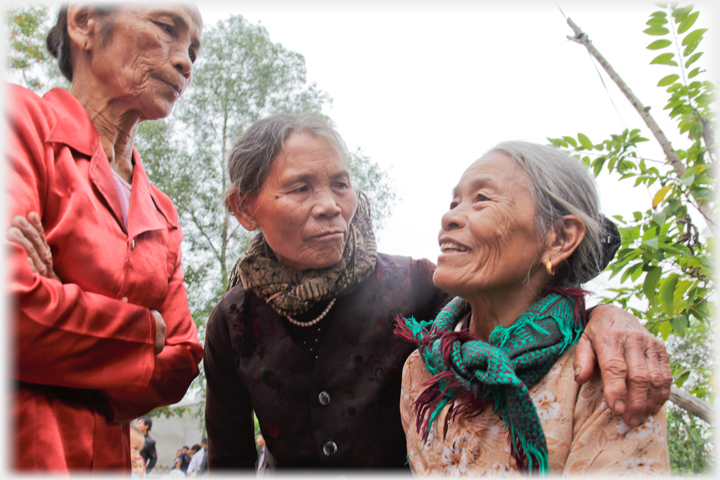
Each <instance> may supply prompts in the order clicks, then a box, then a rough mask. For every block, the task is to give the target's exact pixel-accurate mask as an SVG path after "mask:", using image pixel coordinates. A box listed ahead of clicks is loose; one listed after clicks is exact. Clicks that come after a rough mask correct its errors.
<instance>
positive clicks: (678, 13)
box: [672, 5, 693, 22]
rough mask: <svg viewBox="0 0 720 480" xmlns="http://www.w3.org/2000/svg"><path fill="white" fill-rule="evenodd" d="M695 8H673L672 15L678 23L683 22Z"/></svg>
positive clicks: (689, 6)
mask: <svg viewBox="0 0 720 480" xmlns="http://www.w3.org/2000/svg"><path fill="white" fill-rule="evenodd" d="M692 9H693V6H692V5H688V6H687V7H679V8H673V12H672V15H673V17H675V21H676V22H682V21H683V20H685V17H686V16H687V14H688V13H690V12H692Z"/></svg>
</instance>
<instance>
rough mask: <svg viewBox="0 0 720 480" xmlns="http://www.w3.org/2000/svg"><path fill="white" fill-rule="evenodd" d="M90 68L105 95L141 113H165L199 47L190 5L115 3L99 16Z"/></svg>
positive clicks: (195, 18) (157, 115) (197, 28)
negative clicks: (102, 16)
mask: <svg viewBox="0 0 720 480" xmlns="http://www.w3.org/2000/svg"><path fill="white" fill-rule="evenodd" d="M100 22H101V26H100V28H98V30H102V29H103V26H104V27H105V28H109V30H110V31H109V33H108V34H107V35H109V40H108V42H107V44H105V45H103V37H102V35H101V33H100V32H99V31H98V32H96V34H95V38H94V40H93V44H92V45H93V47H92V49H91V63H90V68H91V69H92V73H93V76H94V78H95V79H96V82H95V83H96V84H97V85H95V86H94V87H95V88H100V89H102V93H103V95H104V96H105V97H106V98H110V99H112V100H113V101H114V102H121V103H122V104H123V106H125V107H127V108H128V109H129V110H138V111H139V112H140V114H141V116H142V118H143V119H149V120H154V119H158V118H163V117H166V116H167V115H169V114H170V112H171V111H172V107H173V105H174V104H175V101H176V100H177V99H178V98H180V95H182V93H183V92H184V91H185V89H186V88H187V86H188V85H189V84H190V79H191V72H192V64H193V62H194V61H195V58H196V57H197V54H198V51H199V49H200V36H201V35H202V18H201V17H200V13H199V12H198V10H197V9H196V8H195V7H194V6H189V5H173V4H160V5H158V6H152V7H151V6H142V5H140V4H137V5H127V6H121V7H118V8H117V10H115V11H114V12H113V13H111V14H110V15H108V16H107V17H104V18H102V19H101V20H100Z"/></svg>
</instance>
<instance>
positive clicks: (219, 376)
mask: <svg viewBox="0 0 720 480" xmlns="http://www.w3.org/2000/svg"><path fill="white" fill-rule="evenodd" d="M222 303H223V302H222V301H221V302H220V303H219V304H218V305H217V306H216V307H215V309H214V310H213V312H212V314H210V319H209V320H208V326H207V332H206V334H205V357H204V360H203V364H204V366H205V378H206V380H207V397H206V406H205V426H206V428H207V434H208V436H207V438H208V451H207V455H208V469H209V470H210V471H216V470H227V469H241V468H249V469H253V468H255V462H256V461H257V450H256V448H255V438H254V430H255V429H254V423H253V414H252V410H253V408H252V401H251V399H250V394H249V392H248V390H247V388H246V387H245V385H244V382H243V381H242V379H241V378H240V376H239V375H238V372H237V370H236V368H235V362H234V359H233V352H232V345H231V341H230V332H229V330H228V326H227V322H226V320H225V316H224V315H223V312H222Z"/></svg>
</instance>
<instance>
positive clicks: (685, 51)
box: [683, 41, 700, 57]
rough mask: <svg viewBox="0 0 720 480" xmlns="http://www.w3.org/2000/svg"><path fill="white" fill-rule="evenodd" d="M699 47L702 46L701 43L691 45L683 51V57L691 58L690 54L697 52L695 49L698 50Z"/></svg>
mask: <svg viewBox="0 0 720 480" xmlns="http://www.w3.org/2000/svg"><path fill="white" fill-rule="evenodd" d="M699 46H700V42H699V41H697V42H693V43H691V44H690V45H688V46H687V47H685V50H683V56H685V57H688V56H690V54H691V53H693V52H694V51H695V49H697V47H699Z"/></svg>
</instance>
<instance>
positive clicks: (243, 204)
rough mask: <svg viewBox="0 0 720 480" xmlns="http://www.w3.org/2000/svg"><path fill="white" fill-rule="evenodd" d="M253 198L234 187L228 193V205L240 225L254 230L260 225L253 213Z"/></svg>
mask: <svg viewBox="0 0 720 480" xmlns="http://www.w3.org/2000/svg"><path fill="white" fill-rule="evenodd" d="M252 203H253V201H252V199H251V198H250V197H248V196H246V195H245V194H244V193H243V192H241V191H240V190H238V189H237V188H235V187H233V188H232V189H231V190H230V193H229V194H228V205H229V206H230V211H231V212H232V214H233V216H234V217H235V218H237V221H238V222H240V225H242V226H243V228H245V230H247V231H249V232H252V231H253V230H255V229H256V228H257V227H258V224H257V222H256V221H255V218H254V217H253V215H252V213H251V212H252V210H253V208H252Z"/></svg>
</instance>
